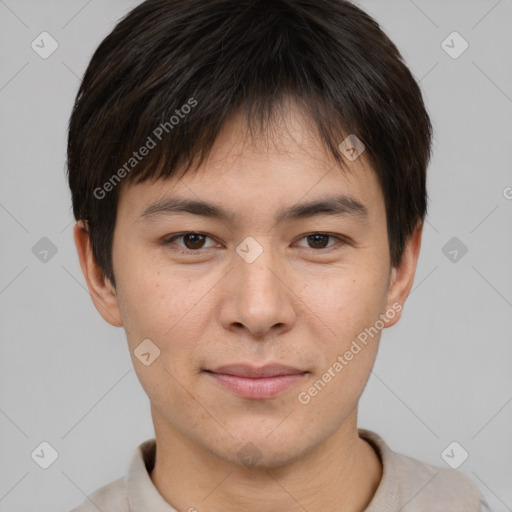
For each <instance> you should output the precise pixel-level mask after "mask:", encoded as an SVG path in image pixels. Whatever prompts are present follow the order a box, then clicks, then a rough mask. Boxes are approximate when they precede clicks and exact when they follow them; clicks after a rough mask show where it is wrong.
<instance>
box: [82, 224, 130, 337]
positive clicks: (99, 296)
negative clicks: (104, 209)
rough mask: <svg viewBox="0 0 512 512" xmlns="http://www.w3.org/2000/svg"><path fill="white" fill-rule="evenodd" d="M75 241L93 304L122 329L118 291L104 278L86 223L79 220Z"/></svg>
mask: <svg viewBox="0 0 512 512" xmlns="http://www.w3.org/2000/svg"><path fill="white" fill-rule="evenodd" d="M73 236H74V239H75V245H76V249H77V251H78V258H79V260H80V267H81V268H82V273H83V274H84V277H85V280H86V282H87V287H88V288H89V293H90V295H91V299H92V302H93V304H94V306H95V308H96V309H97V310H98V312H99V313H100V315H101V316H102V317H103V319H104V320H105V321H106V322H108V323H109V324H110V325H113V326H114V327H121V326H122V325H123V322H122V320H121V312H120V309H119V303H118V298H117V295H116V290H115V288H114V287H113V286H112V283H111V282H110V280H109V279H107V278H106V277H104V276H103V272H102V271H101V268H100V267H99V266H98V264H97V263H96V260H95V259H94V256H93V253H92V246H91V240H90V237H89V230H88V226H87V224H86V222H84V221H82V220H79V221H78V222H77V223H76V224H75V227H74V230H73Z"/></svg>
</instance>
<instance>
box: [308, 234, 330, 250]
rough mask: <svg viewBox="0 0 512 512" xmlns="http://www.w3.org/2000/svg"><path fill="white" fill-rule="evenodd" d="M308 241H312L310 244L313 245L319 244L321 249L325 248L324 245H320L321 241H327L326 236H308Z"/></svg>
mask: <svg viewBox="0 0 512 512" xmlns="http://www.w3.org/2000/svg"><path fill="white" fill-rule="evenodd" d="M309 239H310V242H311V240H312V241H313V242H312V243H313V244H316V243H319V244H320V245H321V247H322V248H323V247H325V243H324V244H322V241H321V240H322V239H323V240H324V242H325V240H327V236H326V235H310V236H309Z"/></svg>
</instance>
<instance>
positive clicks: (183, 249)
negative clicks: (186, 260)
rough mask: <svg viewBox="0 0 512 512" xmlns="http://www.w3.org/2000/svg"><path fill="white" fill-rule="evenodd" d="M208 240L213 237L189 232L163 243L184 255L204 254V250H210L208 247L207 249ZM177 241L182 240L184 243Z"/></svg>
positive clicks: (174, 236)
mask: <svg viewBox="0 0 512 512" xmlns="http://www.w3.org/2000/svg"><path fill="white" fill-rule="evenodd" d="M208 238H209V239H210V240H212V238H211V237H209V236H208V235H205V234H203V233H196V232H188V233H181V234H179V235H173V236H170V237H168V238H166V239H165V240H164V241H163V243H164V244H165V245H166V246H168V247H169V248H171V249H172V250H173V251H176V252H180V253H182V254H196V253H202V252H204V251H203V250H202V249H208V246H207V247H205V241H206V239H208ZM177 240H182V243H177V242H176V241H177ZM212 241H213V240H212ZM210 247H213V245H210Z"/></svg>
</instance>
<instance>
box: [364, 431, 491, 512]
mask: <svg viewBox="0 0 512 512" xmlns="http://www.w3.org/2000/svg"><path fill="white" fill-rule="evenodd" d="M359 432H360V437H362V438H364V439H365V440H366V441H368V442H369V443H370V444H371V445H372V446H373V448H374V449H375V451H376V452H377V454H378V455H379V457H380V458H381V461H382V464H383V473H382V478H381V482H380V484H379V486H378V488H377V491H376V493H375V495H374V498H373V500H372V501H371V502H370V506H369V507H368V508H367V512H373V511H374V510H375V511H377V510H382V506H384V505H385V507H384V510H390V511H391V510H392V511H394V510H403V512H436V511H443V512H480V510H485V508H482V507H483V506H484V505H485V501H484V499H483V497H482V495H481V493H480V491H479V490H478V488H477V487H476V486H475V484H474V483H473V482H472V481H471V479H470V478H469V477H467V476H466V475H464V474H463V473H461V472H459V471H456V470H455V469H451V468H444V467H437V466H433V465H430V464H427V463H425V462H422V461H420V460H417V459H415V458H413V457H409V456H408V455H405V454H402V453H398V452H395V451H393V450H392V449H391V448H390V447H389V446H388V445H387V444H386V443H385V442H384V440H383V439H382V438H380V437H379V436H378V435H377V434H376V433H374V432H372V431H368V430H364V429H359ZM386 507H387V508H386Z"/></svg>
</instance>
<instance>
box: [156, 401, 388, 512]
mask: <svg viewBox="0 0 512 512" xmlns="http://www.w3.org/2000/svg"><path fill="white" fill-rule="evenodd" d="M152 412H153V421H154V425H155V436H156V444H157V450H156V460H155V467H154V469H153V471H152V473H151V475H150V476H151V480H152V481H153V484H154V485H155V487H156V488H157V490H158V491H159V493H160V494H161V495H162V496H163V498H164V499H165V500H166V501H167V502H168V503H169V504H171V505H172V506H173V507H174V508H175V509H176V510H180V511H181V510H183V511H185V510H186V511H191V512H193V511H194V510H197V512H220V511H222V512H235V511H239V510H244V511H247V512H256V511H257V512H278V511H279V512H281V511H282V510H287V511H290V512H295V511H297V512H299V511H300V512H304V510H307V511H308V512H320V511H322V512H323V511H325V510H344V511H346V512H361V511H363V510H364V509H365V508H366V507H367V505H368V504H369V503H370V501H371V499H372V497H373V495H374V494H375V492H376V490H377V487H378V485H379V482H380V479H381V477H382V464H381V461H380V459H379V457H378V456H377V454H376V453H375V451H374V449H373V448H372V447H371V446H370V445H369V444H368V443H367V442H366V441H365V440H363V439H361V438H360V437H359V436H358V431H357V410H356V411H354V413H353V414H352V415H351V416H350V417H349V418H347V420H346V421H345V422H344V423H343V425H342V426H341V427H340V428H339V429H338V431H336V433H335V434H334V435H333V436H331V437H330V438H329V439H327V441H326V442H324V443H323V444H322V445H319V446H317V447H315V448H313V449H312V450H311V451H310V452H308V453H307V454H306V455H304V456H302V457H301V458H299V459H297V460H294V461H291V462H289V463H288V464H286V465H282V466H279V467H271V468H269V467H254V468H246V467H244V466H241V465H238V464H234V463H232V462H231V461H228V460H226V459H223V458H220V457H218V456H217V455H215V454H213V453H212V452H211V451H209V450H207V449H205V448H203V447H202V446H199V445H198V444H197V443H194V442H193V441H192V440H191V439H190V438H188V437H186V436H183V434H182V433H181V432H178V431H177V430H176V429H174V428H173V427H172V426H170V425H169V423H168V422H165V421H164V420H163V418H161V417H159V416H158V413H157V411H155V410H152Z"/></svg>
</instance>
